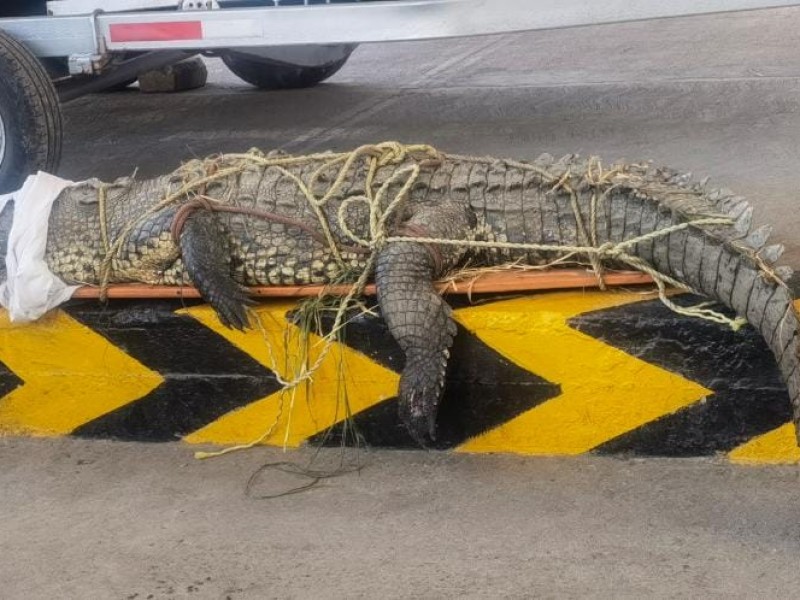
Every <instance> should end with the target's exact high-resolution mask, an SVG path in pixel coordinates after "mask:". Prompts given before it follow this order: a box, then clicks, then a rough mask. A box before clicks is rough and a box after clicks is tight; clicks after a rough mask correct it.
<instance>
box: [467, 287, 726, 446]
mask: <svg viewBox="0 0 800 600" xmlns="http://www.w3.org/2000/svg"><path fill="white" fill-rule="evenodd" d="M650 298H651V297H643V296H642V295H641V294H635V293H608V292H586V293H576V292H566V293H558V294H541V295H537V296H531V297H526V298H520V299H517V300H509V301H506V302H497V303H493V304H488V305H485V306H480V307H474V308H467V309H464V310H459V311H457V312H456V314H455V318H456V320H458V321H459V322H460V323H461V324H462V325H464V327H466V328H467V329H468V330H469V331H471V332H472V333H473V334H475V335H477V336H478V337H479V338H480V339H481V340H483V341H484V342H485V343H486V344H488V345H489V346H490V347H492V348H494V349H495V350H496V351H497V352H499V353H500V354H501V355H503V356H504V357H505V358H507V359H508V360H510V361H512V362H514V363H516V364H517V365H519V366H521V367H522V368H524V369H527V370H529V371H531V372H533V373H536V374H537V375H540V376H541V377H544V378H545V379H547V380H548V381H551V382H553V383H557V384H560V385H561V390H562V393H561V395H560V396H558V397H557V398H554V399H552V400H549V401H548V402H545V403H543V404H541V405H539V406H537V407H535V408H533V409H531V410H530V411H527V412H526V413H523V414H522V415H520V416H518V417H516V418H515V419H512V420H511V421H509V422H507V423H505V424H504V425H501V426H499V427H497V428H496V429H493V430H492V431H489V432H487V433H485V434H482V435H480V436H477V437H476V438H474V439H472V440H470V441H468V442H466V443H465V444H463V445H462V446H460V447H459V448H458V450H459V451H462V452H516V453H523V454H551V455H552V454H580V453H583V452H587V451H589V450H591V449H592V448H595V447H596V446H598V445H600V444H602V443H603V442H606V441H608V440H610V439H613V438H615V437H617V436H619V435H621V434H623V433H625V432H628V431H631V430H632V429H635V428H637V427H640V426H641V425H644V424H645V423H647V422H649V421H652V420H654V419H657V418H659V417H661V416H664V415H667V414H670V413H672V412H675V411H676V410H678V409H680V408H682V407H684V406H687V405H689V404H692V403H694V402H697V401H698V400H700V399H702V398H703V397H705V396H707V395H710V394H711V393H712V392H710V391H709V390H707V389H705V388H704V387H702V386H700V385H698V384H696V383H693V382H691V381H688V380H686V379H683V378H682V377H680V376H678V375H675V374H673V373H669V372H667V371H664V370H663V369H660V368H658V367H655V366H653V365H651V364H649V363H646V362H644V361H642V360H639V359H638V358H636V357H634V356H631V355H629V354H626V353H625V352H622V351H621V350H618V349H616V348H613V347H612V346H609V345H606V344H604V343H602V342H600V341H599V340H596V339H595V338H592V337H590V336H587V335H584V334H582V333H580V332H578V331H575V330H574V329H572V328H571V327H569V326H568V325H567V323H566V321H567V320H568V319H569V318H571V317H574V316H576V315H579V314H581V313H585V312H588V311H592V310H600V309H604V308H610V307H613V306H620V305H623V304H629V303H633V302H638V301H641V300H646V299H650Z"/></svg>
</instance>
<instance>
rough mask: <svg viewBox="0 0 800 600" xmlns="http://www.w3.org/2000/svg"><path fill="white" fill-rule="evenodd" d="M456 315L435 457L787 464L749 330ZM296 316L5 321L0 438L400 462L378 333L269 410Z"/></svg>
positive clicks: (101, 313) (789, 452)
mask: <svg viewBox="0 0 800 600" xmlns="http://www.w3.org/2000/svg"><path fill="white" fill-rule="evenodd" d="M679 301H681V302H687V303H689V302H691V298H689V297H681V298H680V300H679ZM190 302H191V301H190ZM461 302H462V303H463V304H461V305H458V304H456V306H455V319H456V321H457V323H458V325H459V330H460V331H459V335H458V337H457V342H456V344H455V346H454V348H453V351H452V360H451V367H450V370H449V372H448V382H447V392H446V395H445V399H444V401H443V403H442V408H441V412H440V416H439V421H438V423H439V425H438V427H439V429H438V440H437V448H439V449H443V450H452V451H456V452H479V453H480V452H509V453H519V454H528V455H577V454H584V453H602V454H624V455H634V456H709V455H725V456H728V457H730V458H731V460H735V461H737V462H742V463H794V462H798V461H800V450H798V449H797V447H796V445H795V443H794V439H793V438H794V428H793V426H792V425H791V424H790V423H789V421H790V407H789V400H788V396H787V393H786V390H785V388H784V386H783V384H782V383H781V381H780V378H779V374H778V370H777V367H776V365H775V361H774V360H773V358H772V355H771V354H770V353H769V351H768V350H767V348H766V346H765V345H764V343H763V342H762V340H761V339H760V337H759V336H758V334H757V333H756V332H755V331H754V330H752V329H750V328H745V329H743V330H742V331H740V332H733V331H730V330H729V329H726V328H725V327H723V326H720V325H717V324H713V323H708V322H705V321H698V320H695V319H689V318H686V317H682V316H680V315H676V314H674V313H672V312H670V311H669V310H667V309H666V308H665V307H663V306H662V305H661V304H660V302H659V301H658V300H654V299H653V298H652V296H647V295H644V294H642V293H634V292H554V293H541V294H535V295H528V296H524V297H518V298H512V299H508V298H506V299H502V298H501V299H492V300H485V299H484V300H482V301H481V302H480V303H479V304H475V305H468V304H466V302H465V301H461ZM293 306H295V304H294V301H287V300H281V301H267V302H263V303H261V304H259V305H258V307H257V308H256V313H257V314H258V316H259V321H260V325H259V327H257V328H256V329H255V330H254V331H250V332H248V333H241V332H237V331H231V330H228V329H226V328H224V327H222V326H221V325H220V324H219V322H218V321H217V319H216V317H215V315H214V313H213V311H212V310H211V309H210V308H209V307H208V306H205V305H202V304H199V303H195V304H190V303H189V302H182V301H180V300H158V301H154V300H147V301H144V300H141V301H137V300H128V301H114V302H112V303H110V304H109V305H107V306H103V305H101V304H99V303H97V302H96V301H91V300H87V301H73V302H71V303H69V304H68V305H67V306H66V307H65V308H64V309H63V310H60V311H56V312H54V313H53V314H51V315H48V316H47V317H46V318H45V319H43V320H42V321H41V322H38V323H36V324H29V325H12V324H10V323H9V322H8V319H7V317H6V316H5V314H2V316H0V339H2V345H1V346H0V363H2V364H0V434H5V435H34V436H53V435H73V436H80V437H89V438H112V439H122V440H138V441H171V440H185V441H187V442H190V443H212V444H222V445H225V444H241V443H247V442H251V441H253V440H255V439H258V438H259V437H261V436H263V435H264V433H265V432H267V431H268V430H269V429H270V427H272V426H273V424H274V427H273V431H272V434H271V435H269V436H268V437H267V438H266V440H265V442H266V443H268V444H271V445H286V446H298V445H301V444H304V443H323V444H338V443H340V441H341V439H342V437H348V439H349V440H350V441H352V438H351V437H349V436H350V435H351V434H352V433H353V431H357V432H358V435H359V436H360V439H361V440H362V441H364V442H366V443H367V444H369V445H372V446H380V447H413V442H412V440H411V439H410V438H409V437H408V435H407V434H406V433H405V431H404V429H403V428H402V427H401V426H399V424H398V419H397V416H396V400H395V398H394V396H395V393H396V389H397V382H398V373H399V371H400V369H401V368H402V362H403V357H402V354H401V353H400V351H399V349H398V348H397V346H396V344H395V343H394V341H393V340H392V339H391V337H390V336H389V334H388V332H387V331H386V328H385V326H384V325H383V323H382V321H380V320H379V319H377V318H374V317H368V316H360V317H358V318H355V319H354V320H353V321H352V322H351V323H350V325H349V326H348V328H347V330H346V333H345V339H344V343H341V344H337V345H336V346H335V348H334V349H333V351H332V352H331V353H330V356H329V357H328V358H327V359H326V360H325V362H324V363H323V366H322V368H321V369H320V371H319V372H318V373H316V374H315V376H314V382H313V385H311V386H305V385H303V386H300V387H298V388H297V391H296V393H295V394H294V395H292V394H287V393H283V392H281V386H280V385H279V383H278V382H277V381H276V377H275V374H277V375H279V376H280V377H281V378H283V379H288V378H290V377H291V376H292V368H291V365H292V364H293V363H295V364H297V363H298V360H299V356H300V355H301V354H303V352H301V351H300V350H299V349H298V348H299V346H297V336H298V331H299V330H298V328H297V327H296V326H295V325H293V324H292V323H291V322H290V320H289V319H287V313H289V312H290V311H291V309H292V308H293ZM321 327H322V328H323V329H324V328H325V327H326V324H325V323H322V324H321ZM317 333H323V332H322V331H319V332H317ZM318 339H319V338H318V336H317V335H314V334H312V336H311V339H310V343H309V344H308V346H307V348H308V357H309V360H311V361H313V359H314V357H315V356H316V353H317V352H319V349H320V345H319V344H315V342H316V341H317V340H318ZM287 344H288V345H287ZM287 348H290V350H288V351H287ZM348 414H351V415H352V417H351V418H350V419H348V420H347V423H348V427H344V426H343V423H344V422H345V418H346V416H347V415H348ZM352 426H355V429H353V427H352Z"/></svg>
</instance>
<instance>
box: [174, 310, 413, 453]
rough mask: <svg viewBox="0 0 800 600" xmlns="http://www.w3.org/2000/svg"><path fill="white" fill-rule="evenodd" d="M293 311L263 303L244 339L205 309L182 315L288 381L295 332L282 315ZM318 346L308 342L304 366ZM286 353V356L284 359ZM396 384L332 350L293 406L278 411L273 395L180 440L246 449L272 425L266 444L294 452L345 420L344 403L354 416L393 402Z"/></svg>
mask: <svg viewBox="0 0 800 600" xmlns="http://www.w3.org/2000/svg"><path fill="white" fill-rule="evenodd" d="M294 306H295V303H294V302H269V303H266V304H263V305H260V306H258V307H257V308H256V309H255V310H256V313H257V314H258V315H259V317H260V319H261V324H262V326H263V331H259V330H258V329H255V330H253V331H249V332H247V333H242V332H240V331H234V330H231V329H228V328H227V327H224V326H222V325H221V324H220V322H219V320H218V319H217V317H216V315H215V314H214V311H213V310H212V309H211V308H210V307H208V306H202V307H197V308H191V309H188V310H186V311H184V312H186V313H187V314H189V315H191V316H192V317H194V318H195V319H197V320H198V321H200V322H201V323H202V324H203V325H205V326H206V327H208V328H209V329H212V330H213V331H215V332H216V333H218V334H219V335H221V336H222V337H224V338H225V339H226V340H228V341H229V342H230V343H231V344H233V345H234V346H236V347H237V348H239V349H241V350H243V351H244V352H246V353H247V354H249V355H250V356H252V357H253V358H254V359H255V360H257V361H258V362H259V363H261V364H262V365H264V366H265V367H266V368H268V369H270V370H272V369H275V370H277V372H278V374H279V375H280V376H281V377H282V378H284V379H288V378H290V377H291V376H292V373H293V372H294V371H295V369H296V368H297V366H298V364H299V357H298V356H296V355H295V354H294V352H296V350H295V349H297V348H299V344H298V336H299V333H300V330H299V329H298V328H297V327H296V326H294V325H290V324H288V323H287V321H286V319H285V315H286V312H287V311H288V310H290V309H291V308H293V307H294ZM319 341H320V338H319V337H318V336H315V335H310V336H309V346H310V349H309V359H308V360H309V364H312V363H313V362H314V360H315V359H316V357H317V356H319V351H320V349H321V347H322V345H321V344H318V343H317V342H319ZM270 347H271V349H272V356H270ZM287 349H289V350H290V351H291V352H290V353H289V354H288V355H287ZM340 365H341V371H340ZM342 375H343V377H342ZM398 381H399V376H398V375H397V374H396V373H394V372H392V371H390V370H389V369H385V368H384V367H382V366H380V365H378V364H376V363H375V362H373V361H372V360H370V359H369V358H367V357H366V356H364V355H362V354H360V353H358V352H356V351H354V350H352V349H350V348H348V347H346V346H344V345H341V344H335V345H334V347H333V349H332V350H331V353H330V355H329V356H328V357H327V358H326V359H325V361H324V362H323V363H322V366H321V368H320V369H319V371H317V372H316V373H315V374H314V382H313V385H312V386H311V388H309V387H308V386H304V385H303V386H300V387H299V388H298V389H297V394H296V397H295V400H294V406H292V407H290V406H289V401H290V397H289V394H284V395H283V408H281V401H282V398H281V393H280V392H276V393H274V394H271V395H270V396H267V397H266V398H262V399H261V400H257V401H255V402H253V403H252V404H248V405H247V406H245V407H243V408H240V409H239V410H236V411H234V412H232V413H230V414H227V415H225V416H223V417H221V418H219V419H217V420H216V421H214V422H213V423H210V424H209V425H207V426H206V427H203V428H202V429H199V430H197V431H195V432H193V433H191V434H190V435H188V436H186V437H185V438H184V439H185V440H186V441H188V442H191V443H214V444H239V443H246V442H250V441H252V440H254V439H258V438H259V437H260V436H261V435H263V434H264V433H265V432H266V431H267V430H268V429H269V427H270V426H271V425H272V424H273V423H274V422H275V421H276V420H278V426H277V427H276V429H275V431H274V432H273V434H272V435H271V436H270V437H269V438H268V439H267V440H266V443H267V444H271V445H282V444H284V442H285V443H286V445H288V446H297V445H299V444H300V443H302V442H303V441H304V440H306V439H308V438H309V437H311V436H313V435H315V434H317V433H320V432H322V431H325V430H327V429H328V428H329V427H330V426H331V425H333V424H334V423H337V422H340V421H342V420H343V419H344V418H345V417H346V416H347V414H346V408H345V402H343V400H344V399H345V398H346V399H347V403H346V405H347V407H348V408H349V411H350V412H351V413H352V414H355V413H357V412H360V411H362V410H364V409H367V408H369V407H370V406H373V405H375V404H377V403H379V402H381V401H382V400H385V399H387V398H391V397H392V396H395V395H396V393H397V384H398ZM287 428H288V434H287Z"/></svg>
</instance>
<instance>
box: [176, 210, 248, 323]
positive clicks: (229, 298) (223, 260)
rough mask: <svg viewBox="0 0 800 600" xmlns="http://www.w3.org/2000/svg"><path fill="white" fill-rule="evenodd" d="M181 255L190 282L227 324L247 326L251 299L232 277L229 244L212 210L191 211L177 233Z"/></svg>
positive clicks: (222, 321)
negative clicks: (179, 232)
mask: <svg viewBox="0 0 800 600" xmlns="http://www.w3.org/2000/svg"><path fill="white" fill-rule="evenodd" d="M180 246H181V256H182V258H183V264H184V266H185V267H186V271H187V273H188V274H189V277H190V279H191V280H192V283H194V285H195V286H196V287H197V289H198V290H200V294H201V295H202V296H203V299H204V300H205V301H206V302H208V303H209V304H210V305H211V306H212V307H213V308H214V310H215V311H216V313H217V316H218V317H219V320H220V322H221V323H222V324H223V325H225V326H226V327H230V328H232V329H238V330H240V331H241V330H243V329H245V328H247V327H249V325H250V322H249V319H248V315H247V307H248V306H249V305H251V304H253V301H252V300H251V299H250V297H249V296H248V294H247V290H245V289H244V288H243V287H242V286H240V285H239V284H238V283H236V282H235V281H234V280H233V278H232V277H231V269H230V254H231V251H230V244H229V242H228V240H227V238H226V236H225V235H224V234H223V233H222V232H221V231H220V229H219V226H218V224H217V219H216V217H215V216H214V214H213V213H212V212H211V211H207V210H198V211H195V212H194V213H192V214H191V215H190V216H189V217H188V218H187V220H186V223H185V224H184V226H183V231H182V233H181V237H180Z"/></svg>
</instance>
